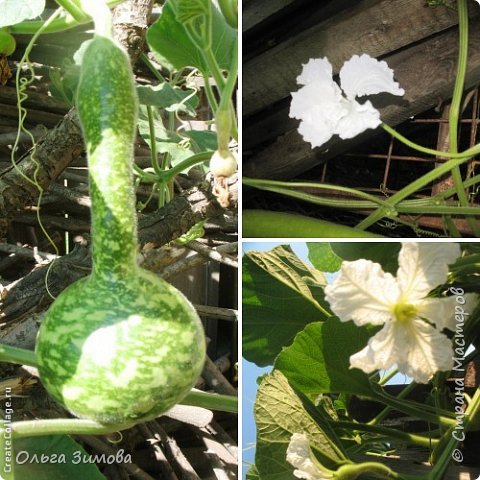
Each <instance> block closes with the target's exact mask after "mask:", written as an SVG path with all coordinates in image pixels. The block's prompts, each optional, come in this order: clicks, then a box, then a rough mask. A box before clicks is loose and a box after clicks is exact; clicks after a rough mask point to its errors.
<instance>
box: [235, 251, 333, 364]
mask: <svg viewBox="0 0 480 480" xmlns="http://www.w3.org/2000/svg"><path fill="white" fill-rule="evenodd" d="M242 283H243V355H244V357H245V358H246V359H247V360H249V361H251V362H254V363H256V364H257V365H260V366H265V365H271V364H272V363H273V361H274V359H275V357H276V356H277V355H278V353H279V352H280V350H281V349H282V348H283V347H284V346H286V345H289V344H290V343H291V342H292V340H293V338H294V337H295V335H296V334H297V333H298V332H299V331H301V330H302V329H303V328H304V327H305V325H307V324H309V323H311V322H317V321H322V320H325V319H326V318H327V317H328V316H329V312H328V310H327V309H328V307H327V305H326V302H324V299H323V285H325V283H326V282H325V278H324V277H323V274H321V273H320V272H318V271H317V270H314V269H311V268H309V267H308V266H307V265H305V264H304V263H303V262H302V261H301V260H300V259H299V258H298V257H297V256H296V255H295V254H294V253H293V251H292V250H291V248H290V247H288V246H280V247H276V248H274V249H273V250H271V251H269V252H257V251H251V252H248V253H247V254H246V255H245V256H244V260H243V282H242Z"/></svg>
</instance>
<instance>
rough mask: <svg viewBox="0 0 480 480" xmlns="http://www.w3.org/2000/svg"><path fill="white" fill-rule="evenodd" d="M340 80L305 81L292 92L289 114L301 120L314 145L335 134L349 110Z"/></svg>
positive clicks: (300, 130)
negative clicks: (339, 85)
mask: <svg viewBox="0 0 480 480" xmlns="http://www.w3.org/2000/svg"><path fill="white" fill-rule="evenodd" d="M341 99H342V93H341V91H340V88H339V87H338V85H337V84H335V83H334V82H333V81H331V83H330V84H328V85H325V86H320V85H317V84H309V85H306V86H304V87H302V88H300V90H298V91H297V92H293V93H292V102H291V104H290V117H292V118H298V119H299V120H301V123H300V126H299V128H298V131H299V133H300V134H301V135H302V136H303V138H304V140H305V141H307V142H310V143H311V144H312V147H320V146H321V145H323V144H324V143H325V142H326V141H328V140H329V139H330V137H331V136H332V135H333V133H334V131H335V129H336V126H337V123H338V121H339V119H340V118H341V117H342V116H344V115H345V114H346V108H345V106H344V105H343V104H342V102H341Z"/></svg>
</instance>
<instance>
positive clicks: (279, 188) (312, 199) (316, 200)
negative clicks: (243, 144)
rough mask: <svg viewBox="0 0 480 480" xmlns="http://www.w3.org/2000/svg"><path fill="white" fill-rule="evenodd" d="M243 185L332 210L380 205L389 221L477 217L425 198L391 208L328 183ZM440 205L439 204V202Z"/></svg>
mask: <svg viewBox="0 0 480 480" xmlns="http://www.w3.org/2000/svg"><path fill="white" fill-rule="evenodd" d="M243 183H244V184H245V185H248V186H251V187H254V188H258V189H260V190H266V191H270V192H275V193H280V194H282V195H285V196H289V197H293V198H297V199H299V200H304V201H306V202H309V203H313V204H315V205H323V206H329V207H333V208H345V209H361V210H367V209H372V208H377V207H378V206H383V207H385V208H387V209H388V210H389V213H388V214H386V215H385V216H388V217H390V218H395V217H396V215H397V214H398V213H406V214H420V215H421V214H428V213H431V214H437V215H441V214H452V215H479V214H480V208H478V207H469V206H467V207H457V206H454V205H439V204H438V203H439V200H436V201H432V199H431V198H428V199H416V200H406V201H404V202H400V203H399V204H398V205H396V206H391V205H389V204H388V201H387V200H383V199H381V198H378V197H376V196H374V195H370V194H368V193H366V192H362V191H359V190H355V189H353V188H348V187H341V186H338V185H329V184H319V183H312V182H281V181H276V180H263V179H253V178H247V177H244V178H243ZM293 188H318V189H323V190H334V191H336V192H340V193H343V192H344V193H347V194H350V195H355V196H357V197H359V198H364V199H365V200H346V199H345V200H342V199H332V198H330V197H327V198H325V197H320V196H318V195H313V194H310V193H306V192H302V191H300V192H297V191H295V190H292V189H293ZM441 203H443V201H442V202H441Z"/></svg>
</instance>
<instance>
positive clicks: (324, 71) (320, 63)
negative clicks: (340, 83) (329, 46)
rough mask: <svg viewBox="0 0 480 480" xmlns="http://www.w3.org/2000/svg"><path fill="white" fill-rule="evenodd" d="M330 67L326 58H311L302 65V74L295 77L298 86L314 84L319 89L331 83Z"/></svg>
mask: <svg viewBox="0 0 480 480" xmlns="http://www.w3.org/2000/svg"><path fill="white" fill-rule="evenodd" d="M332 77H333V71H332V65H331V64H330V62H329V61H328V59H327V58H311V59H310V60H309V61H308V63H306V64H305V65H303V70H302V73H301V74H300V75H299V76H298V77H297V83H298V84H299V85H309V84H315V85H318V86H319V87H322V86H324V85H329V84H331V83H334V82H333V78H332Z"/></svg>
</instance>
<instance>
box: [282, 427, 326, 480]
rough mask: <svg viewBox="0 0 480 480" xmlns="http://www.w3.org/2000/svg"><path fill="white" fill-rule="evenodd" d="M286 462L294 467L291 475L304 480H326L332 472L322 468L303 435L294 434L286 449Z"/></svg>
mask: <svg viewBox="0 0 480 480" xmlns="http://www.w3.org/2000/svg"><path fill="white" fill-rule="evenodd" d="M287 462H289V463H290V464H291V465H293V466H294V467H295V469H296V470H294V471H293V474H294V475H295V477H297V478H304V479H306V480H327V479H330V478H333V472H332V471H331V470H328V469H327V468H325V467H323V465H321V464H320V463H319V461H318V460H317V459H316V458H315V456H314V455H313V452H312V449H311V448H310V444H309V442H308V438H307V436H306V435H305V434H304V433H294V434H293V435H292V437H291V439H290V443H289V444H288V448H287Z"/></svg>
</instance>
